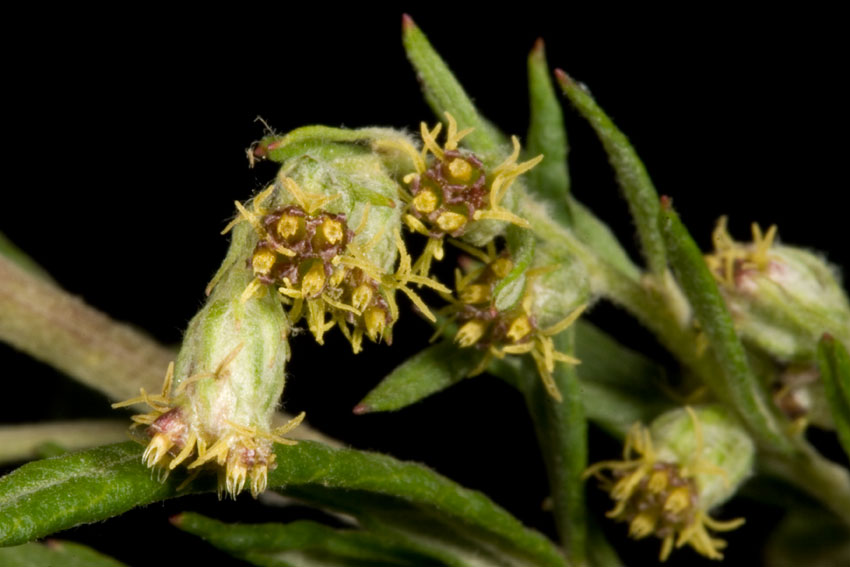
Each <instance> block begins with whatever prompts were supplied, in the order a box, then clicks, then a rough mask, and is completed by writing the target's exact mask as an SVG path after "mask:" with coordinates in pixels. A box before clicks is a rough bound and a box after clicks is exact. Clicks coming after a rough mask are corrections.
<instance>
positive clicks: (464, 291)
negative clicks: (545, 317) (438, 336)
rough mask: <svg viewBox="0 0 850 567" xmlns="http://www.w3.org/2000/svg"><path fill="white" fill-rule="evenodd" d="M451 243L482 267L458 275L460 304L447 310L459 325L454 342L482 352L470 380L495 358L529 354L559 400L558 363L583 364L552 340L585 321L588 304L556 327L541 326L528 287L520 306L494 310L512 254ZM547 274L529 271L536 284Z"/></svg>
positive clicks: (528, 286)
mask: <svg viewBox="0 0 850 567" xmlns="http://www.w3.org/2000/svg"><path fill="white" fill-rule="evenodd" d="M453 243H454V244H455V245H457V246H459V247H460V248H462V249H463V250H464V251H466V252H467V253H468V254H470V255H471V256H473V257H475V258H477V259H478V260H480V261H481V262H482V264H481V265H480V266H479V267H478V268H476V269H473V270H471V271H469V272H468V273H467V274H466V275H462V274H461V273H460V271H457V272H456V273H455V288H456V291H457V296H458V299H457V300H452V301H453V303H452V305H451V306H450V307H449V311H451V312H452V313H453V314H454V318H455V320H456V321H457V324H458V326H459V328H458V332H457V334H456V335H455V342H456V343H457V344H458V345H459V346H461V347H474V348H477V349H479V350H482V351H483V352H484V357H483V358H482V360H481V362H480V364H479V365H478V366H477V367H476V368H475V369H474V370H473V371H472V372H471V375H473V376H474V375H476V374H480V373H481V372H484V371H485V370H486V369H487V365H488V364H489V363H490V360H491V359H492V358H493V357H496V358H504V357H505V356H507V355H523V354H530V355H531V356H532V358H533V359H534V362H535V365H536V366H537V371H538V373H539V374H540V378H541V379H542V380H543V384H544V386H545V387H546V390H547V392H549V395H551V396H552V397H553V398H555V399H556V400H558V401H560V400H561V399H562V398H561V393H560V391H559V390H558V387H557V385H556V384H555V380H554V378H553V376H552V373H553V372H554V371H555V363H556V362H562V363H566V364H579V362H580V361H579V360H578V359H576V358H574V357H572V356H569V355H567V354H564V353H562V352H559V351H558V350H556V349H555V345H554V342H553V340H552V337H553V336H555V335H557V334H559V333H561V332H562V331H564V330H566V329H567V328H568V327H569V326H570V325H572V324H573V322H575V321H576V320H577V319H578V318H579V316H581V314H582V312H583V311H584V309H585V308H586V304H585V305H580V306H579V307H576V308H575V309H573V310H572V311H571V312H570V313H569V314H568V315H567V316H566V317H564V318H563V319H561V320H560V321H559V322H557V323H556V324H554V325H551V326H548V327H540V326H539V325H538V319H537V317H536V315H535V313H534V308H533V303H534V291H533V286H531V285H527V286H526V292H525V295H524V296H523V298H522V299H521V301H520V302H519V304H518V305H517V306H516V307H514V308H511V309H508V310H504V311H503V310H500V309H498V308H497V307H496V305H495V298H494V292H495V290H496V288H497V286H498V284H499V283H500V282H501V281H502V280H503V279H504V278H505V277H506V276H507V275H508V274H509V273H510V272H511V270H512V269H513V262H512V261H511V259H510V255H509V254H508V253H507V252H502V253H501V254H497V253H496V249H495V245H494V244H492V243H490V244H489V245H488V247H487V251H486V252H485V251H482V250H479V249H477V248H473V247H471V246H468V245H466V244H464V243H462V242H453ZM545 270H546V269H545V268H542V269H536V270H530V271H529V273H528V278H529V279H531V280H533V279H534V278H535V277H536V276H538V275H540V273H541V272H543V271H545Z"/></svg>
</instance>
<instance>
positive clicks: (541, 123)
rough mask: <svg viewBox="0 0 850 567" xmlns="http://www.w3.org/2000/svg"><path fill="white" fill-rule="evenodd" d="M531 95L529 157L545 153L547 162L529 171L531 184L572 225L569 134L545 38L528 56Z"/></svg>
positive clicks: (558, 215) (529, 93)
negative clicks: (569, 199)
mask: <svg viewBox="0 0 850 567" xmlns="http://www.w3.org/2000/svg"><path fill="white" fill-rule="evenodd" d="M528 96H529V102H530V106H531V116H530V119H529V125H528V139H527V140H526V144H527V148H526V153H527V155H528V156H529V157H534V156H536V155H540V154H543V161H542V162H540V163H539V164H538V165H537V166H536V167H535V168H534V169H532V170H531V171H529V172H528V185H529V186H530V187H532V188H533V189H534V190H535V191H536V193H537V194H538V195H540V196H541V197H543V198H544V199H546V201H547V202H548V203H549V205H550V210H551V212H552V216H554V217H555V219H556V220H558V221H560V222H561V223H563V224H565V225H569V224H570V220H571V219H570V210H569V208H568V206H567V195H568V194H569V191H570V173H569V169H568V168H567V151H568V149H569V148H568V145H567V131H566V129H565V128H564V114H563V111H562V110H561V104H560V102H559V101H558V95H557V93H556V92H555V86H554V85H553V84H552V80H551V78H550V75H549V66H548V65H547V64H546V52H545V50H544V47H543V40H542V39H538V40H537V43H535V44H534V49H532V50H531V54H529V56H528Z"/></svg>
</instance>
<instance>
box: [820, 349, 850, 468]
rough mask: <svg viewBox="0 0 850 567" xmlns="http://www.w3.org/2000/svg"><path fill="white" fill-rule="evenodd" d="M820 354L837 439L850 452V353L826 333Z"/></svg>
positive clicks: (821, 368) (824, 384)
mask: <svg viewBox="0 0 850 567" xmlns="http://www.w3.org/2000/svg"><path fill="white" fill-rule="evenodd" d="M817 358H818V368H819V369H820V376H821V380H822V381H823V386H824V393H825V394H826V399H827V402H828V403H829V408H830V413H831V414H832V420H833V422H834V423H835V430H836V432H837V433H838V440H839V441H840V442H841V445H842V447H844V452H845V453H847V455H848V456H850V356H848V354H847V349H845V348H844V345H843V344H841V342H840V341H837V340H835V339H834V338H832V337H831V336H829V335H824V337H823V338H822V339H821V340H820V343H819V344H818V357H817Z"/></svg>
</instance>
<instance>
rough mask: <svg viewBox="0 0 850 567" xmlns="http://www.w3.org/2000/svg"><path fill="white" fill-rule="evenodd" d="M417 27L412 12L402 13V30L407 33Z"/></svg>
mask: <svg viewBox="0 0 850 567" xmlns="http://www.w3.org/2000/svg"><path fill="white" fill-rule="evenodd" d="M414 29H416V22H414V21H413V18H411V17H410V14H402V15H401V31H402V32H403V33H407V32H410V31H413V30H414Z"/></svg>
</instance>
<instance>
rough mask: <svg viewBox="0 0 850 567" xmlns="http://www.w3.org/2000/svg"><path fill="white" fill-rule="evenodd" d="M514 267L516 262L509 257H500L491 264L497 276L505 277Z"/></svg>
mask: <svg viewBox="0 0 850 567" xmlns="http://www.w3.org/2000/svg"><path fill="white" fill-rule="evenodd" d="M513 269H514V263H513V262H511V261H510V260H508V259H507V258H499V259H497V260H494V261H493V263H492V264H490V270H492V272H493V274H494V275H495V276H496V277H497V278H504V277H505V276H507V275H508V274H509V273H511V270H513Z"/></svg>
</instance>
